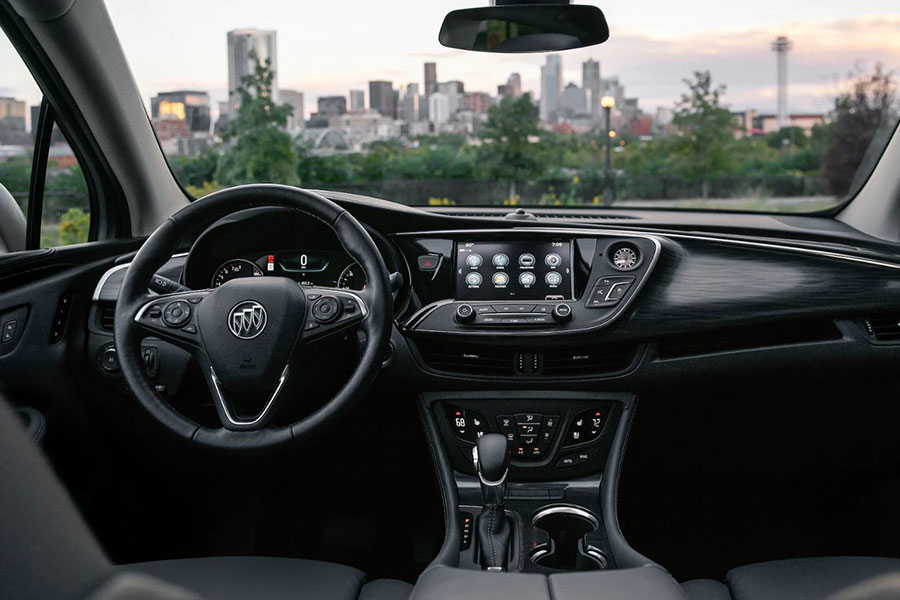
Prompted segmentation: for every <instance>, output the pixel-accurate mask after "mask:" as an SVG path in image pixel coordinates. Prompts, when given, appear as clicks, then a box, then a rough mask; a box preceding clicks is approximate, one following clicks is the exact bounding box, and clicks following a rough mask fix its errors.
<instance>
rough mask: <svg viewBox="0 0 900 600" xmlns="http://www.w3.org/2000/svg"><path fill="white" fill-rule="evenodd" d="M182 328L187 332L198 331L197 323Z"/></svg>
mask: <svg viewBox="0 0 900 600" xmlns="http://www.w3.org/2000/svg"><path fill="white" fill-rule="evenodd" d="M181 330H182V331H183V332H185V333H197V327H196V326H195V325H185V326H184V327H183V328H182V329H181Z"/></svg>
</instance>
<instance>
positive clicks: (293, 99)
mask: <svg viewBox="0 0 900 600" xmlns="http://www.w3.org/2000/svg"><path fill="white" fill-rule="evenodd" d="M278 94H279V96H280V97H281V102H282V103H284V104H290V105H291V108H293V109H294V114H292V115H291V116H290V117H288V119H287V123H286V125H287V128H288V129H303V126H304V124H305V123H306V114H305V112H304V111H305V110H306V107H305V106H304V98H303V92H298V91H296V90H278Z"/></svg>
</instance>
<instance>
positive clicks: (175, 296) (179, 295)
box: [134, 290, 210, 323]
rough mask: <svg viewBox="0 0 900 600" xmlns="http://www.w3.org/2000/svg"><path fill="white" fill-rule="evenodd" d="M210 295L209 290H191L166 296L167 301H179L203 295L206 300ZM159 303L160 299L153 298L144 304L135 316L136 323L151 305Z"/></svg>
mask: <svg viewBox="0 0 900 600" xmlns="http://www.w3.org/2000/svg"><path fill="white" fill-rule="evenodd" d="M209 293H210V291H209V290H196V291H194V290H191V291H189V292H176V293H174V294H166V300H178V299H180V298H187V297H188V296H197V295H201V296H203V297H204V298H206V296H208V295H209ZM153 295H154V296H158V295H159V294H153ZM159 301H160V300H159V298H151V299H150V300H147V301H146V302H145V303H144V305H143V306H142V307H141V308H139V309H138V311H137V314H136V315H134V321H135V323H138V322H140V320H141V317H143V316H144V313H145V312H146V311H147V309H148V308H150V305H151V304H153V303H154V302H159Z"/></svg>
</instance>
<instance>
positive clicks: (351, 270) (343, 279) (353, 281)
mask: <svg viewBox="0 0 900 600" xmlns="http://www.w3.org/2000/svg"><path fill="white" fill-rule="evenodd" d="M367 281H368V280H367V279H366V274H365V272H364V271H363V270H362V267H360V266H359V264H358V263H353V264H352V265H350V266H349V267H347V268H346V269H344V271H343V272H342V273H341V276H340V277H338V280H337V286H338V287H339V288H343V289H345V290H356V291H359V290H364V289H366V283H367Z"/></svg>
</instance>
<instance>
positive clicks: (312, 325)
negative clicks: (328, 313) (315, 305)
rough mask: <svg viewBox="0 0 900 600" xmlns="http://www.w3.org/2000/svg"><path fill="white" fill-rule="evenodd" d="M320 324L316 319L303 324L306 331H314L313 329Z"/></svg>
mask: <svg viewBox="0 0 900 600" xmlns="http://www.w3.org/2000/svg"><path fill="white" fill-rule="evenodd" d="M319 327H320V325H319V324H318V323H316V322H315V321H310V322H309V323H307V324H306V325H304V326H303V330H304V331H312V330H313V329H318V328H319Z"/></svg>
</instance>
